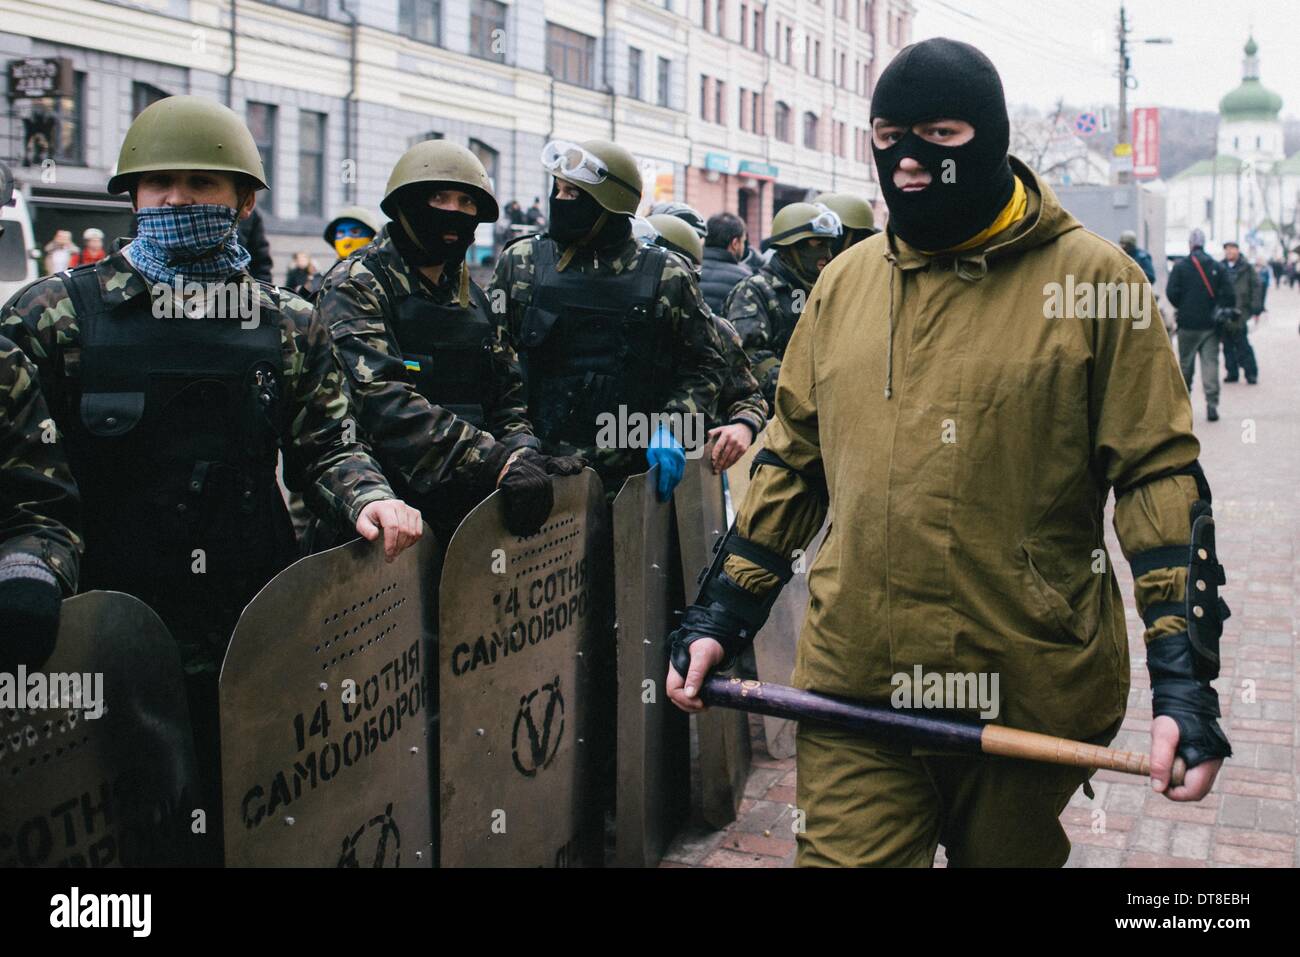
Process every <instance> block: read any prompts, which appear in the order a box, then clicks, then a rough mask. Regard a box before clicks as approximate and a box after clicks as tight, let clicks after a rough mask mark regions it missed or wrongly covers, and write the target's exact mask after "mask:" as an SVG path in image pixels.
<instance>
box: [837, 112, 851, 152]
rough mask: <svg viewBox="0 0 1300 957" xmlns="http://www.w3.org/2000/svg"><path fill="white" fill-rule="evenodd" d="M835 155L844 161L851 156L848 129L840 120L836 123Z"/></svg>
mask: <svg viewBox="0 0 1300 957" xmlns="http://www.w3.org/2000/svg"><path fill="white" fill-rule="evenodd" d="M835 155H836V156H839V157H842V158H844V159H848V155H849V135H848V127H847V126H846V125H845V124H844V123H842V122H840V121H839V120H836V121H835Z"/></svg>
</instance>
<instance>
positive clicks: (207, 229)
mask: <svg viewBox="0 0 1300 957" xmlns="http://www.w3.org/2000/svg"><path fill="white" fill-rule="evenodd" d="M238 217H239V211H238V210H235V209H231V208H230V207H229V206H221V205H219V204H212V203H201V204H197V205H194V206H151V207H149V208H148V209H141V210H138V211H137V212H136V222H137V224H138V225H137V234H136V237H135V239H133V240H132V241H131V243H130V245H128V246H127V247H126V250H125V252H126V256H127V258H128V259H130V260H131V264H132V265H133V266H135V268H136V269H138V270H139V271H140V274H141V275H142V276H144V278H145V279H148V280H149V281H150V282H153V283H164V284H166V285H169V286H170V285H172V284H173V283H174V282H175V281H176V278H177V277H178V276H179V277H180V278H181V280H182V281H192V282H220V281H222V280H224V279H228V278H230V277H231V276H232V275H234V274H235V273H237V272H242V271H243V270H244V269H246V268H247V267H248V263H249V261H250V260H251V259H252V257H251V256H250V255H249V254H248V250H246V249H245V248H244V247H243V246H241V245H239V233H238V232H237V230H236V224H237V223H238V222H239V219H238Z"/></svg>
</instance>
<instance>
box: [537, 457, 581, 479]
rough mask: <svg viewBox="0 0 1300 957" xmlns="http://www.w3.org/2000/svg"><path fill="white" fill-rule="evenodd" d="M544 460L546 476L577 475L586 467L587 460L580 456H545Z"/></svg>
mask: <svg viewBox="0 0 1300 957" xmlns="http://www.w3.org/2000/svg"><path fill="white" fill-rule="evenodd" d="M544 458H545V460H546V461H545V468H546V474H547V475H579V474H581V472H582V470H583V469H585V468H586V467H587V460H586V459H584V458H583V457H582V456H581V455H547V456H544Z"/></svg>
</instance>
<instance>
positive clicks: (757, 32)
mask: <svg viewBox="0 0 1300 957" xmlns="http://www.w3.org/2000/svg"><path fill="white" fill-rule="evenodd" d="M765 20H766V17H765V16H764V13H763V11H762V10H755V11H754V49H755V50H757V51H758V52H759V53H766V52H767V37H766V36H765V35H764V31H765V29H766V27H767V24H766V22H765Z"/></svg>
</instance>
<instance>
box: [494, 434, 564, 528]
mask: <svg viewBox="0 0 1300 957" xmlns="http://www.w3.org/2000/svg"><path fill="white" fill-rule="evenodd" d="M497 487H498V488H500V489H501V494H502V496H503V497H504V499H505V506H506V528H507V529H509V530H510V534H511V535H518V536H520V537H521V538H527V537H528V536H529V535H536V534H537V530H538V529H540V528H541V527H542V525H544V524H545V523H546V519H547V518H548V517H550V514H551V508H552V506H554V505H555V492H554V491H553V490H552V489H551V477H550V475H548V474H547V472H546V460H545V457H544V456H543V455H542V454H541V453H540V452H537V451H536V450H534V449H524V450H523V451H521V452H519V453H518V455H517V456H516V457H515V459H514V461H512V462H511V463H510V464H509V465H508V466H507V467H506V474H505V475H503V476H502V477H501V481H500V483H499V484H498V486H497Z"/></svg>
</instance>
